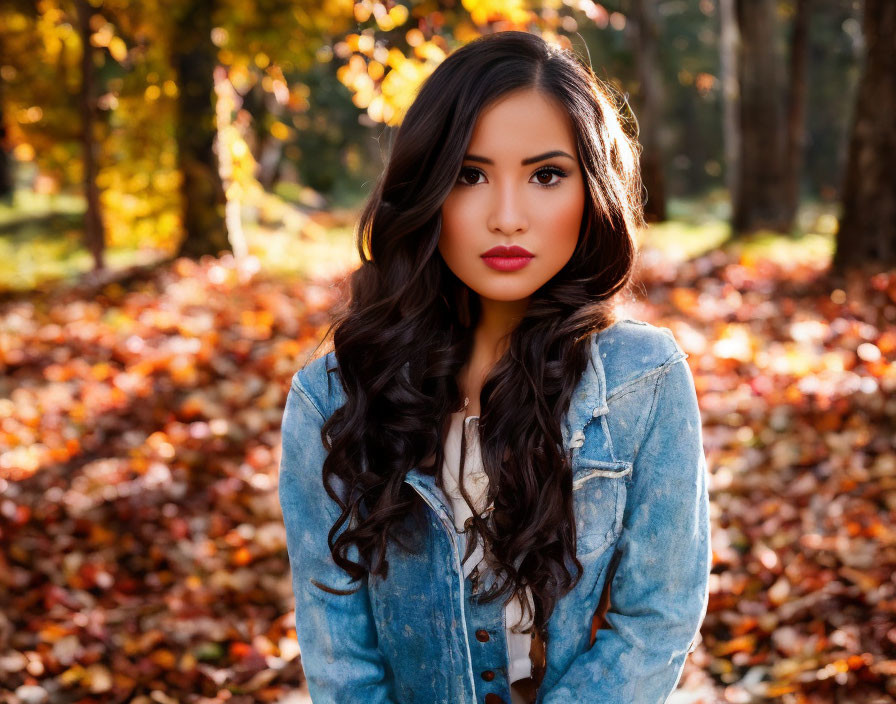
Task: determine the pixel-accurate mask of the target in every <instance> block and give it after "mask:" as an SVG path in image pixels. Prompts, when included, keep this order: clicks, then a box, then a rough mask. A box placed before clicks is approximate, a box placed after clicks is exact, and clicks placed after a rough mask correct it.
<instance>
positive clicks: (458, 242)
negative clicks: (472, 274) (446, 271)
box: [438, 198, 475, 273]
mask: <svg viewBox="0 0 896 704" xmlns="http://www.w3.org/2000/svg"><path fill="white" fill-rule="evenodd" d="M441 215H442V226H441V232H440V234H439V245H438V247H439V252H440V253H441V254H442V258H443V259H444V260H445V263H446V264H447V265H448V267H449V268H450V269H451V270H452V271H454V272H455V273H458V272H459V271H461V270H463V269H465V268H468V267H469V261H468V260H469V259H470V252H471V251H473V250H474V249H475V248H474V243H473V241H472V238H471V236H470V233H471V232H472V231H473V230H472V228H471V227H469V226H468V225H467V224H466V221H465V218H468V217H469V214H468V213H466V212H465V211H464V209H463V208H461V207H460V206H459V205H458V204H457V203H454V202H452V201H451V199H450V198H449V200H446V201H445V203H444V204H443V206H442V211H441Z"/></svg>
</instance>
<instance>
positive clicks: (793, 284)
mask: <svg viewBox="0 0 896 704" xmlns="http://www.w3.org/2000/svg"><path fill="white" fill-rule="evenodd" d="M679 215H680V214H679ZM822 217H823V216H822ZM676 222H678V223H682V222H684V223H685V224H676ZM676 222H672V223H667V224H664V225H657V226H653V227H652V228H651V230H652V235H651V237H653V239H652V241H651V243H650V246H648V247H646V248H645V250H644V252H643V255H642V256H641V258H640V261H639V265H638V269H637V272H636V277H637V281H638V285H637V287H636V289H635V290H636V295H634V296H633V297H632V298H631V299H629V300H626V301H623V302H622V305H621V307H620V312H621V317H630V318H637V319H641V320H646V321H648V322H651V323H653V324H655V325H663V326H666V327H668V328H670V329H671V330H672V332H673V334H674V335H675V336H676V339H677V340H678V341H679V342H680V344H681V345H682V347H683V348H684V349H685V350H686V351H687V352H688V354H689V358H688V362H689V364H690V366H691V369H692V372H693V374H694V379H695V383H696V387H697V392H698V397H699V400H700V406H701V411H702V414H703V422H704V446H705V449H706V455H707V461H708V467H709V472H710V491H711V501H712V523H713V553H714V564H713V570H712V581H711V585H710V588H711V594H710V603H709V609H708V613H707V615H706V619H705V622H704V624H703V628H702V641H701V642H700V643H699V645H698V646H697V649H696V650H695V651H694V652H693V653H692V654H691V656H690V657H689V659H688V661H687V663H686V665H685V670H684V673H683V676H682V680H681V685H680V689H679V690H678V691H677V692H676V693H675V695H674V696H673V698H672V699H670V702H672V704H720V703H723V702H728V703H731V704H752V703H753V702H766V701H782V702H785V703H786V704H816V703H822V702H838V703H843V704H853V703H854V704H859V703H862V704H887V703H894V702H896V578H894V574H896V528H894V524H896V521H894V517H896V446H894V437H896V393H894V392H896V271H891V272H888V273H880V274H876V275H868V274H865V275H863V274H861V273H857V274H855V275H854V276H850V277H849V278H848V279H846V280H839V279H837V278H835V277H832V276H831V275H829V274H828V273H827V270H826V267H827V262H828V257H829V242H830V238H829V236H828V237H827V239H825V237H826V236H825V235H823V234H817V233H816V234H811V233H810V234H808V235H805V236H802V237H800V238H795V239H792V238H786V239H784V238H778V239H776V238H773V237H757V238H753V239H752V240H751V241H749V242H748V244H747V245H744V244H737V245H735V244H730V243H724V233H723V232H721V231H720V228H719V226H718V219H717V218H716V219H713V217H711V214H710V215H709V216H707V219H706V221H704V222H700V221H699V220H696V219H694V220H690V221H687V220H679V221H676ZM329 225H333V226H334V227H339V225H338V224H337V225H334V224H333V223H330V224H329ZM320 226H321V227H323V228H324V229H326V227H327V226H328V225H323V224H322V225H320ZM342 227H343V229H342V234H341V235H339V236H338V237H341V238H342V239H341V240H340V241H341V243H342V244H337V248H338V247H342V250H341V251H342V252H343V253H345V252H350V250H351V247H350V246H346V244H345V243H346V242H348V243H349V245H350V237H347V236H346V234H345V232H346V230H345V227H344V223H343V225H342ZM694 231H699V232H702V236H698V235H694V234H693V232H694ZM689 233H690V234H691V236H692V239H693V242H691V244H693V243H694V242H703V243H704V244H703V245H702V246H697V245H694V246H691V244H688V237H689ZM338 237H337V239H338ZM713 237H719V240H718V242H717V243H716V244H714V245H713V246H709V247H707V246H706V242H707V241H713V240H712V238H713ZM310 241H311V242H312V243H313V246H316V247H317V246H319V247H320V248H322V249H326V247H327V235H326V234H322V235H320V236H319V238H318V239H317V240H315V239H314V238H311V240H310ZM826 242H827V244H825V243H826ZM280 256H281V257H282V256H284V255H283V252H281V253H280ZM297 256H301V257H303V258H305V259H306V262H310V263H311V264H314V262H315V261H316V260H315V258H314V255H310V256H308V255H306V254H302V253H301V252H300V253H299V254H298V255H297ZM322 261H324V262H325V266H324V267H323V270H321V271H315V270H314V268H313V266H311V267H309V266H308V265H307V263H306V265H304V266H305V269H304V271H303V272H302V273H301V275H295V274H290V275H287V274H284V273H283V272H271V271H268V270H266V269H265V267H264V266H262V265H261V264H260V263H259V260H258V259H256V258H250V259H249V260H245V261H242V262H238V261H236V260H234V259H233V258H232V257H223V258H220V259H213V258H209V259H205V260H203V261H201V262H198V263H197V262H192V261H188V260H182V259H181V260H175V261H174V262H173V263H171V264H169V265H166V266H164V267H158V268H156V269H153V270H150V271H148V272H147V273H145V275H142V276H141V277H139V278H136V279H132V280H130V281H129V282H128V283H127V285H121V284H118V283H110V284H107V285H104V286H100V287H94V288H85V287H84V286H79V285H77V283H75V285H70V284H69V283H68V280H66V281H65V282H64V283H59V282H57V283H56V284H54V285H52V286H44V287H39V288H38V289H36V290H33V291H19V292H14V293H12V294H11V295H8V296H7V297H6V298H5V299H4V300H3V301H2V302H0V548H2V550H0V703H9V704H13V703H15V704H31V703H34V704H38V703H40V702H52V704H57V703H60V704H65V703H68V702H79V703H92V702H97V703H99V702H103V703H105V702H138V703H139V704H150V703H153V702H154V703H156V704H169V702H171V703H173V702H191V703H192V702H196V703H199V704H211V703H212V702H225V701H228V702H231V704H236V703H239V704H242V703H243V702H246V703H248V702H290V704H297V703H298V702H301V701H302V700H301V692H300V691H297V690H298V688H299V687H300V683H301V681H302V675H301V664H300V654H299V652H298V646H297V643H296V640H295V632H294V613H293V611H292V609H293V595H292V591H291V582H290V575H289V564H288V560H287V554H286V546H285V533H284V529H283V524H282V520H281V515H280V509H279V504H278V500H277V470H278V466H279V444H280V421H281V417H282V411H283V406H284V403H285V399H286V393H287V391H288V388H289V382H290V379H291V377H292V375H293V373H294V372H295V371H296V370H297V369H299V368H300V367H301V366H303V365H304V363H305V361H306V360H307V359H308V357H309V355H310V354H311V353H312V352H313V350H314V348H315V346H316V343H317V341H318V340H319V339H320V338H321V337H322V336H323V334H324V332H325V331H326V329H327V326H328V324H329V321H330V317H331V313H332V310H333V307H334V306H335V305H336V304H337V302H338V301H339V300H340V298H341V297H342V296H343V295H344V293H345V287H344V283H345V282H344V280H343V278H342V274H343V273H344V271H345V268H344V267H341V266H340V265H339V262H344V261H346V259H344V257H343V255H333V256H332V257H331V259H330V260H329V263H326V262H327V261H328V260H327V259H326V257H324V258H323V259H322Z"/></svg>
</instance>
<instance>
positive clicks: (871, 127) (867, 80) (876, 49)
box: [833, 0, 896, 273]
mask: <svg viewBox="0 0 896 704" xmlns="http://www.w3.org/2000/svg"><path fill="white" fill-rule="evenodd" d="M863 27H864V32H865V64H864V68H863V72H862V77H861V79H860V80H859V88H858V93H857V98H856V105H855V109H854V113H853V120H852V128H851V134H850V138H849V155H848V157H847V164H846V173H845V177H844V181H843V214H842V217H841V219H840V228H839V231H838V233H837V249H836V253H835V255H834V261H833V269H834V270H835V271H838V272H841V273H843V272H845V270H846V269H848V268H850V267H853V266H857V265H861V264H867V263H871V264H874V265H877V266H879V267H881V268H891V267H893V266H896V119H894V117H893V116H894V115H896V3H894V2H893V0H865V15H864V19H863Z"/></svg>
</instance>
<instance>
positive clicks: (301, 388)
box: [291, 379, 327, 421]
mask: <svg viewBox="0 0 896 704" xmlns="http://www.w3.org/2000/svg"><path fill="white" fill-rule="evenodd" d="M291 386H292V388H293V389H295V390H296V391H297V392H298V393H300V394H301V395H302V396H304V397H305V400H306V401H307V402H308V403H310V404H311V407H312V408H313V409H314V410H315V411H317V414H318V415H319V416H320V417H321V420H323V421H326V420H327V417H326V416H325V415H324V414H323V411H321V410H320V408H318V407H317V404H316V403H315V402H314V400H313V399H312V398H311V396H310V395H309V394H308V392H307V391H305V387H304V386H303V385H302V382H301V381H300V380H298V379H293V382H292V384H291Z"/></svg>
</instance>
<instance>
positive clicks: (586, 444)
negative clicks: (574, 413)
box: [572, 423, 632, 558]
mask: <svg viewBox="0 0 896 704" xmlns="http://www.w3.org/2000/svg"><path fill="white" fill-rule="evenodd" d="M591 425H596V424H595V423H591V424H589V426H591ZM598 432H599V434H602V431H598ZM590 434H593V431H592V433H586V437H585V438H583V444H582V445H581V446H580V447H579V448H578V449H577V450H574V452H573V457H572V499H573V511H574V513H575V517H576V554H577V556H578V557H584V556H589V557H592V558H593V557H596V556H598V555H599V554H600V553H601V552H603V550H605V549H606V548H607V547H608V546H609V545H611V544H612V543H613V542H615V540H616V539H617V538H618V537H619V534H620V533H621V531H622V517H623V514H624V513H625V499H626V496H627V493H628V492H627V483H628V481H630V479H626V477H630V476H631V473H632V463H631V462H628V461H625V460H614V459H612V457H610V456H607V455H608V454H609V453H607V452H606V451H605V449H604V448H605V447H606V445H604V444H603V443H601V442H599V441H597V442H595V441H596V440H597V438H593V437H589V435H590Z"/></svg>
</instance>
